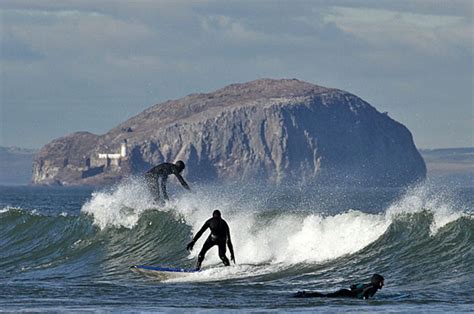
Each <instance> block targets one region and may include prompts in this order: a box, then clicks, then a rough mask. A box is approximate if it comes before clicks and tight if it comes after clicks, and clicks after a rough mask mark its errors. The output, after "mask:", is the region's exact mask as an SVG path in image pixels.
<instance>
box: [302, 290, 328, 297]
mask: <svg viewBox="0 0 474 314" xmlns="http://www.w3.org/2000/svg"><path fill="white" fill-rule="evenodd" d="M294 297H295V298H324V297H326V295H325V294H324V293H320V292H316V291H314V292H310V291H298V292H296V293H295V295H294Z"/></svg>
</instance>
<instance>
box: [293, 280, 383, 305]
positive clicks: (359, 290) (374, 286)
mask: <svg viewBox="0 0 474 314" xmlns="http://www.w3.org/2000/svg"><path fill="white" fill-rule="evenodd" d="M383 283H384V278H383V277H382V276H381V275H379V274H374V275H373V276H372V278H370V283H367V284H357V285H352V286H351V287H350V288H351V290H349V289H341V290H338V291H335V292H331V293H326V294H324V293H320V292H316V291H315V292H310V291H298V292H297V293H296V294H295V297H296V298H358V299H364V300H365V299H368V298H370V297H373V296H374V294H375V293H376V292H377V290H379V289H382V287H383Z"/></svg>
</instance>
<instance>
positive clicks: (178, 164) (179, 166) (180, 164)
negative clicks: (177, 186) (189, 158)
mask: <svg viewBox="0 0 474 314" xmlns="http://www.w3.org/2000/svg"><path fill="white" fill-rule="evenodd" d="M175 166H176V167H177V168H178V171H179V172H181V171H183V170H184V168H186V166H185V165H184V162H183V161H182V160H178V161H177V162H175Z"/></svg>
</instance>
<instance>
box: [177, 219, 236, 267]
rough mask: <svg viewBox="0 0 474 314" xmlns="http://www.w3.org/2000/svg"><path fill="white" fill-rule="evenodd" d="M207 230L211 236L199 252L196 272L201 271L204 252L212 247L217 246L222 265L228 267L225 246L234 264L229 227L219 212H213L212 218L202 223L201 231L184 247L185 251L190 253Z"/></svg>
mask: <svg viewBox="0 0 474 314" xmlns="http://www.w3.org/2000/svg"><path fill="white" fill-rule="evenodd" d="M207 228H209V229H211V234H210V235H209V237H208V238H207V240H206V242H204V245H203V246H202V249H201V252H199V256H198V260H197V264H196V270H199V269H201V264H202V261H203V260H204V256H205V255H206V252H207V251H208V250H209V249H210V248H211V247H213V246H214V245H217V246H218V247H219V257H220V259H221V260H222V262H223V263H224V265H225V266H230V262H229V259H228V258H227V256H226V255H225V253H226V244H227V246H228V247H229V251H230V259H231V261H233V262H234V264H235V257H234V247H233V246H232V241H231V240H230V230H229V225H228V224H227V222H226V221H225V220H224V219H222V218H221V212H220V211H219V210H215V211H214V212H213V213H212V218H210V219H209V220H207V221H206V222H205V223H204V225H203V226H202V228H201V230H199V231H198V233H196V236H195V237H194V238H193V240H192V241H191V242H190V243H189V244H188V245H187V246H186V249H187V250H188V251H191V250H192V249H193V247H194V243H196V241H197V240H198V239H199V238H200V237H201V235H202V234H203V233H204V231H206V229H207Z"/></svg>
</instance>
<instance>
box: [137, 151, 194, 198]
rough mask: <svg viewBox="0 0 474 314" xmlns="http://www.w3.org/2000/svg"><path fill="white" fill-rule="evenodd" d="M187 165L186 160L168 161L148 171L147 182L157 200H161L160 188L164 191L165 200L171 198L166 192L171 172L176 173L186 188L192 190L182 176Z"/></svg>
mask: <svg viewBox="0 0 474 314" xmlns="http://www.w3.org/2000/svg"><path fill="white" fill-rule="evenodd" d="M185 167H186V166H185V165H184V162H182V161H181V160H178V161H177V162H176V163H174V164H172V163H168V162H165V163H162V164H159V165H158V166H155V167H153V168H151V169H150V170H148V171H147V172H146V174H145V178H146V181H147V184H148V186H149V188H150V190H151V192H152V193H153V194H154V195H155V200H156V201H157V202H160V188H161V192H162V193H163V199H164V200H165V201H167V200H169V198H168V192H166V181H167V180H168V176H169V175H170V174H174V175H175V176H176V178H178V180H179V182H180V183H181V185H182V186H183V187H184V188H185V189H186V190H191V189H190V188H189V185H188V184H187V183H186V181H184V179H183V177H182V176H181V172H183V170H184V168H185ZM160 181H161V182H160Z"/></svg>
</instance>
